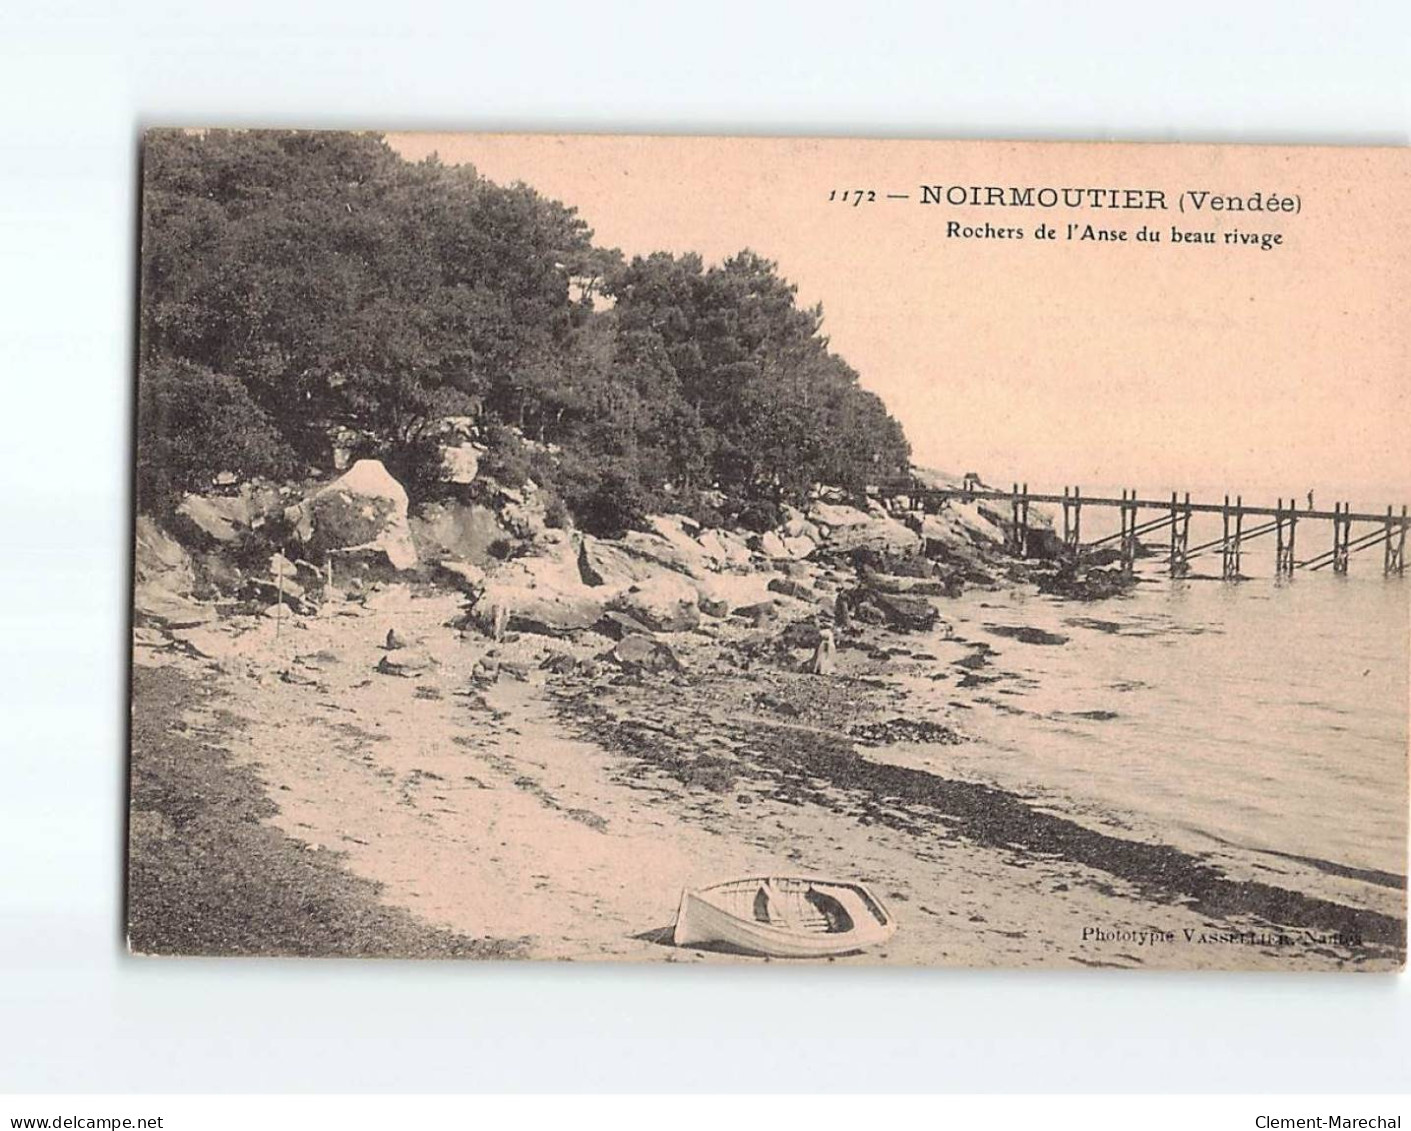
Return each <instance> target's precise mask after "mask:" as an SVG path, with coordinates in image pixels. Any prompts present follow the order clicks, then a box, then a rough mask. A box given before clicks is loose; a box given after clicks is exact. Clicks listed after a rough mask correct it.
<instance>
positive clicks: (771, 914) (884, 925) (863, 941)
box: [672, 876, 897, 958]
mask: <svg viewBox="0 0 1411 1131" xmlns="http://www.w3.org/2000/svg"><path fill="white" fill-rule="evenodd" d="M896 929H897V925H896V921H895V920H894V919H893V918H892V916H891V914H890V912H888V911H887V909H886V907H884V906H883V904H882V901H881V900H880V899H878V898H877V897H876V896H875V895H873V894H872V893H871V892H870V891H868V890H867V888H865V887H863V886H862V884H854V883H845V882H843V881H840V880H821V879H812V878H809V877H806V876H756V877H752V878H750V879H743V880H730V881H728V882H727V883H723V884H715V885H714V886H712V887H708V888H701V889H700V890H699V891H693V890H692V889H690V888H687V889H686V890H684V891H683V892H682V893H681V907H680V909H679V910H678V911H677V912H676V930H675V932H674V933H673V935H672V941H673V942H675V944H676V945H677V946H723V947H728V948H730V949H732V950H738V951H743V952H744V953H746V954H762V955H766V956H768V957H771V958H819V957H824V956H827V955H830V954H847V953H849V952H850V951H854V950H859V949H861V948H862V947H865V946H875V945H876V944H877V943H882V942H886V941H887V940H888V939H889V938H891V937H892V935H893V934H895V933H896Z"/></svg>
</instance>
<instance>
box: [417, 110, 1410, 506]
mask: <svg viewBox="0 0 1411 1131" xmlns="http://www.w3.org/2000/svg"><path fill="white" fill-rule="evenodd" d="M389 140H390V141H391V143H392V144H393V145H394V147H395V148H396V149H397V150H398V151H399V152H401V153H403V154H404V155H406V156H407V157H409V158H413V159H417V158H420V157H423V156H425V155H426V154H428V153H431V152H433V151H435V152H437V153H439V155H440V157H441V159H442V160H443V161H446V162H448V163H465V162H468V163H470V164H473V165H475V166H476V167H477V168H478V169H479V170H480V172H481V173H482V174H484V175H485V176H487V177H489V178H490V179H491V180H494V181H497V182H500V183H510V182H513V181H517V180H522V181H525V182H526V183H528V184H531V185H533V186H534V187H535V188H536V189H538V190H539V191H540V192H541V193H543V194H545V195H547V196H550V197H553V198H555V199H558V200H562V201H563V202H565V203H566V204H570V205H573V206H575V207H576V208H578V210H579V212H580V214H581V215H582V216H583V218H584V219H585V220H586V221H587V222H588V223H589V224H590V225H591V226H592V228H593V229H594V231H595V233H596V240H597V242H598V243H600V244H603V245H607V246H616V247H620V248H621V249H622V250H623V251H624V252H625V253H627V254H628V255H633V254H644V253H647V252H650V251H654V250H666V251H672V252H677V253H680V252H685V251H697V252H700V253H701V254H702V255H703V256H704V257H705V259H706V260H707V261H708V262H717V261H719V260H720V259H722V258H725V257H727V256H729V255H732V254H733V253H735V252H736V251H739V250H740V249H741V248H744V247H749V248H751V249H753V250H754V251H757V252H759V253H760V254H762V255H764V256H766V257H768V258H770V259H773V260H776V261H778V263H779V265H780V270H781V272H782V274H783V275H784V276H785V277H786V278H788V279H789V280H790V281H791V282H793V283H795V284H797V286H798V290H799V298H800V300H801V301H802V302H804V303H813V302H820V301H821V302H822V303H823V306H824V314H825V322H824V329H825V332H826V333H827V334H828V335H829V337H830V339H831V341H832V346H833V348H834V349H835V350H836V351H837V352H838V353H840V354H841V355H842V356H843V357H845V358H846V359H847V360H848V361H849V362H850V363H851V364H852V365H853V367H854V368H856V369H857V370H858V371H859V373H860V374H861V375H862V382H863V384H864V385H865V386H866V387H867V388H869V389H871V390H873V391H874V392H876V393H878V394H879V395H880V396H881V397H882V399H883V400H884V401H885V402H886V404H887V407H888V408H889V409H890V410H891V411H892V413H893V414H894V415H896V416H897V417H898V418H899V419H900V420H901V422H902V424H903V425H904V427H905V428H906V432H907V435H908V436H909V437H910V439H911V443H912V447H913V449H914V452H915V458H916V461H917V462H918V463H921V464H927V465H932V466H937V467H942V468H946V469H950V470H954V471H965V470H974V471H978V472H979V473H980V474H981V475H982V476H984V477H985V478H986V479H990V480H993V481H999V482H1007V481H1009V480H1010V479H1013V478H1021V479H1025V480H1027V481H1028V482H1029V484H1030V486H1031V487H1032V488H1033V489H1035V490H1047V489H1058V488H1060V487H1061V486H1062V485H1064V484H1072V483H1082V484H1094V485H1096V484H1114V483H1130V484H1132V485H1134V486H1141V487H1142V488H1143V489H1144V490H1146V489H1150V490H1160V491H1169V490H1172V489H1179V490H1187V489H1189V490H1192V491H1202V492H1208V491H1210V490H1215V489H1221V490H1223V489H1228V490H1230V491H1232V492H1234V491H1243V492H1244V493H1245V496H1246V498H1247V499H1251V498H1252V497H1255V496H1259V497H1262V495H1263V494H1266V493H1267V494H1269V495H1271V496H1272V495H1274V494H1278V493H1282V492H1283V490H1284V488H1288V489H1289V490H1290V491H1297V492H1298V493H1299V494H1302V492H1303V491H1305V490H1307V489H1309V488H1317V489H1319V490H1320V491H1322V492H1323V495H1324V498H1326V499H1331V498H1332V497H1333V496H1334V493H1341V492H1347V493H1352V492H1353V491H1354V490H1357V492H1358V494H1361V493H1362V491H1361V490H1360V489H1362V488H1368V487H1374V488H1376V492H1377V493H1378V494H1381V493H1387V497H1386V498H1385V500H1384V502H1393V501H1395V502H1397V503H1398V504H1399V503H1400V502H1402V501H1411V449H1408V444H1407V435H1406V429H1405V425H1404V419H1405V413H1406V409H1407V396H1406V387H1407V385H1406V381H1407V370H1408V361H1411V357H1408V333H1411V330H1409V329H1408V320H1407V317H1406V309H1407V301H1406V300H1407V295H1408V283H1411V255H1408V244H1407V238H1408V237H1407V234H1406V233H1407V231H1408V219H1411V216H1408V211H1409V209H1408V199H1409V198H1408V193H1407V189H1408V188H1411V185H1408V173H1411V163H1408V151H1406V150H1388V149H1381V150H1351V149H1341V150H1339V149H1313V148H1273V149H1256V148H1243V147H1214V146H1190V147H1176V146H1160V145H1145V146H1128V145H1123V146H1118V145H1099V146H1073V145H1058V144H1032V143H995V144H990V143H976V142H923V141H887V142H876V141H826V140H818V139H810V140H792V141H790V140H769V139H721V138H671V139H662V138H643V137H610V136H551V135H544V136H514V135H445V134H443V135H433V134H405V135H393V136H391V137H390V138H389ZM923 184H925V185H932V184H942V185H963V186H968V185H983V186H987V185H997V186H1010V185H1015V186H1019V187H1027V186H1033V187H1036V188H1037V187H1040V186H1054V187H1058V188H1063V187H1069V186H1080V187H1086V186H1093V187H1122V188H1127V187H1134V188H1141V189H1158V190H1161V191H1163V192H1164V193H1165V194H1166V198H1167V202H1168V203H1169V204H1170V209H1169V210H1168V211H1138V210H1113V209H1106V208H1105V209H1091V208H1087V207H1084V208H1079V209H1064V208H1053V209H1042V208H1017V207H1003V208H1001V207H951V206H948V205H922V204H920V203H919V195H920V186H921V185H923ZM833 189H837V190H840V191H841V190H844V189H875V190H876V192H877V195H878V197H879V200H878V201H877V202H876V203H865V204H863V205H861V206H859V207H853V206H851V205H848V204H840V203H836V202H834V203H830V202H829V200H828V196H829V192H830V190H833ZM1187 189H1192V190H1213V191H1215V192H1217V193H1228V194H1231V195H1240V196H1245V197H1247V196H1248V195H1249V194H1251V193H1253V192H1256V191H1262V192H1264V193H1265V194H1266V195H1267V194H1268V193H1269V192H1271V191H1274V192H1277V193H1278V194H1279V195H1281V196H1295V195H1296V196H1297V197H1298V198H1299V199H1300V201H1301V205H1300V211H1299V212H1298V214H1295V215H1286V214H1283V213H1280V214H1277V215H1271V214H1267V213H1255V212H1246V213H1243V214H1235V213H1225V214H1223V215H1212V214H1209V213H1206V214H1204V215H1202V216H1196V215H1194V214H1193V213H1190V212H1187V213H1186V214H1184V215H1183V214H1182V213H1181V212H1179V211H1177V202H1178V199H1179V197H1180V194H1181V193H1182V192H1183V191H1184V190H1187ZM889 192H891V193H906V194H909V195H910V199H908V200H895V201H893V200H886V199H884V197H885V194H886V193H889ZM948 221H958V222H960V223H962V224H964V225H967V226H973V225H981V224H984V223H986V222H988V223H990V224H992V225H994V226H995V227H1022V228H1024V229H1026V232H1025V237H1024V238H1023V239H1022V240H1020V241H1017V242H1016V241H1014V240H1008V239H1006V240H1000V239H985V240H965V239H958V238H947V236H946V225H947V222H948ZM1041 222H1047V223H1049V224H1050V225H1052V226H1053V227H1055V228H1056V229H1058V230H1059V231H1060V233H1061V232H1062V231H1063V230H1064V229H1065V227H1066V225H1067V224H1068V223H1069V222H1078V223H1080V224H1081V223H1088V222H1091V223H1093V224H1095V225H1098V226H1108V227H1112V228H1122V229H1127V230H1128V231H1129V236H1128V239H1129V240H1130V239H1132V237H1133V236H1134V235H1135V233H1136V230H1137V229H1138V228H1139V227H1140V226H1141V225H1142V224H1143V223H1147V224H1149V225H1151V227H1153V228H1155V229H1157V230H1159V231H1161V232H1162V241H1161V242H1160V243H1158V244H1155V245H1147V244H1137V243H1127V244H1103V245H1097V244H1093V243H1068V242H1062V241H1053V242H1044V241H1036V240H1035V239H1034V238H1033V231H1032V229H1033V228H1034V227H1035V226H1036V225H1038V224H1039V223H1041ZM1173 224H1174V225H1176V226H1178V227H1180V228H1182V229H1185V230H1194V229H1201V230H1207V231H1215V232H1217V239H1218V238H1220V233H1223V232H1224V231H1225V230H1227V229H1239V230H1242V231H1251V232H1277V233H1282V235H1283V239H1284V244H1283V245H1282V246H1280V247H1277V248H1274V249H1273V250H1269V251H1261V250H1258V249H1257V248H1254V247H1247V246H1236V247H1228V246H1223V245H1217V246H1215V247H1210V246H1204V245H1198V246H1186V245H1180V246H1173V245H1172V244H1170V243H1169V235H1170V229H1171V227H1172V225H1173ZM1221 485H1224V486H1223V487H1222V486H1221ZM1393 495H1394V497H1393ZM1370 501H1371V502H1377V501H1378V500H1377V499H1376V498H1373V499H1371V500H1370Z"/></svg>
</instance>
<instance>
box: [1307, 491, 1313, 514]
mask: <svg viewBox="0 0 1411 1131" xmlns="http://www.w3.org/2000/svg"><path fill="white" fill-rule="evenodd" d="M1308 509H1309V510H1312V509H1313V492H1312V491H1309V492H1308Z"/></svg>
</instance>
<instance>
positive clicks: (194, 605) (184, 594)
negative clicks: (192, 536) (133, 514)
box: [132, 515, 215, 629]
mask: <svg viewBox="0 0 1411 1131" xmlns="http://www.w3.org/2000/svg"><path fill="white" fill-rule="evenodd" d="M195 583H196V577H195V572H194V571H193V569H192V566H191V558H190V556H189V555H188V554H187V553H186V551H185V549H183V548H182V546H181V544H180V543H179V542H177V540H176V539H175V538H173V537H172V536H171V535H169V534H168V533H167V532H166V531H165V530H163V529H162V528H161V527H160V526H158V525H157V524H156V523H155V522H154V521H153V520H152V519H150V518H148V517H147V516H146V515H138V517H137V531H136V540H135V543H134V550H133V589H132V607H133V613H134V619H135V620H136V621H137V623H138V624H139V625H160V626H162V627H164V628H168V629H172V628H191V627H194V626H197V625H203V624H207V623H209V622H210V621H212V620H214V619H215V610H214V609H212V608H210V606H208V605H202V604H200V603H199V602H197V601H196V600H194V599H193V598H192V590H193V588H194V586H195Z"/></svg>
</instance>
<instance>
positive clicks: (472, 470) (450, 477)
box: [441, 442, 485, 486]
mask: <svg viewBox="0 0 1411 1131" xmlns="http://www.w3.org/2000/svg"><path fill="white" fill-rule="evenodd" d="M484 454H485V453H484V449H483V448H481V447H480V445H478V444H472V443H469V442H467V443H462V444H456V445H454V446H447V447H443V448H442V449H441V478H442V479H444V480H445V481H446V482H447V483H457V484H460V485H462V486H464V485H466V484H469V483H474V482H475V477H476V475H477V474H479V472H480V457H481V456H482V455H484Z"/></svg>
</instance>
